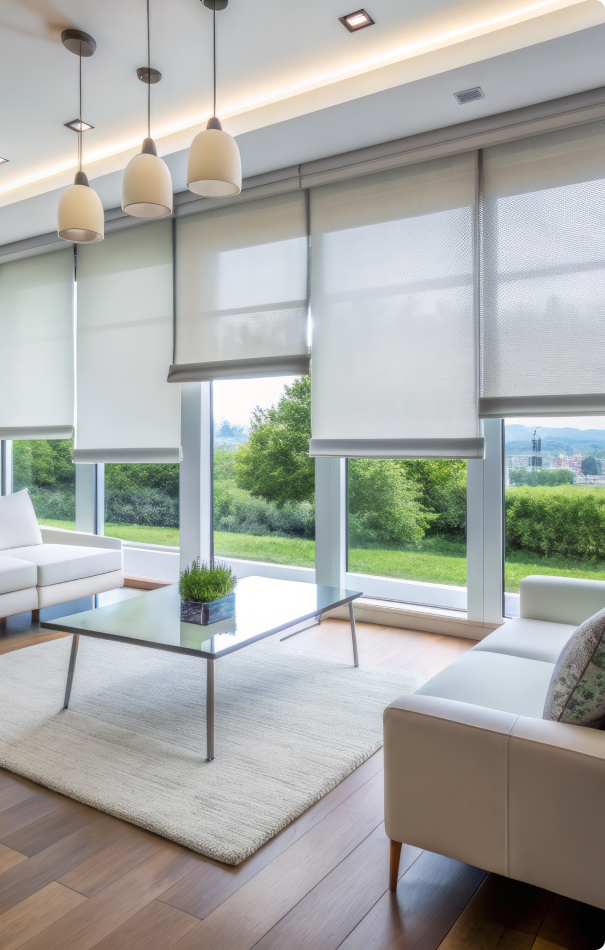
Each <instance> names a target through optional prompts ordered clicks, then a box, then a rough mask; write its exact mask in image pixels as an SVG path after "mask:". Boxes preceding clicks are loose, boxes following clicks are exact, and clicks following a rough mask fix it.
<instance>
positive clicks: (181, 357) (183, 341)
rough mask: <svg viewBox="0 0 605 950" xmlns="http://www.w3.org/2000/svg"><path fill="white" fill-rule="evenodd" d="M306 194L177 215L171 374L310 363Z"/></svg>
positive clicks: (231, 373)
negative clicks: (174, 317) (182, 216)
mask: <svg viewBox="0 0 605 950" xmlns="http://www.w3.org/2000/svg"><path fill="white" fill-rule="evenodd" d="M307 283H308V236H307V213H306V200H305V195H304V193H302V192H294V193H290V194H284V195H275V196H273V197H268V198H260V199H258V200H256V201H250V202H247V203H242V204H234V205H230V206H228V207H224V208H220V209H217V210H214V211H206V212H204V213H202V214H197V215H191V216H190V217H187V218H183V219H181V220H179V221H177V243H176V301H177V312H176V339H175V360H174V365H173V366H171V368H170V375H169V380H170V381H171V382H184V381H195V380H209V379H225V378H234V377H239V378H242V377H246V376H248V377H254V376H284V375H288V374H290V373H292V374H299V373H306V372H308V371H309V349H308V342H307V312H308V305H307Z"/></svg>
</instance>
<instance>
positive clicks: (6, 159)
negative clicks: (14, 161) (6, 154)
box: [0, 158, 8, 165]
mask: <svg viewBox="0 0 605 950" xmlns="http://www.w3.org/2000/svg"><path fill="white" fill-rule="evenodd" d="M5 162H8V158H0V165H4V163H5Z"/></svg>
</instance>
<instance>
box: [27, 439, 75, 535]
mask: <svg viewBox="0 0 605 950" xmlns="http://www.w3.org/2000/svg"><path fill="white" fill-rule="evenodd" d="M22 488H27V489H28V491H29V497H30V498H31V500H32V503H33V506H34V511H35V512H36V517H37V519H38V521H39V523H40V524H43V525H51V526H52V527H55V528H67V529H69V530H71V531H73V530H75V527H76V467H75V465H74V464H73V462H72V441H71V439H23V440H19V441H14V442H13V491H15V492H17V491H21V489H22Z"/></svg>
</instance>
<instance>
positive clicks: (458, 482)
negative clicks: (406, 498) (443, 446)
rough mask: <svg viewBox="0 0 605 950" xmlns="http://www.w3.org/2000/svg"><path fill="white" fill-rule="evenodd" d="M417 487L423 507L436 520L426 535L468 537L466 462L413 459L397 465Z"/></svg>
mask: <svg viewBox="0 0 605 950" xmlns="http://www.w3.org/2000/svg"><path fill="white" fill-rule="evenodd" d="M398 464H399V466H400V468H401V471H402V472H403V474H404V476H405V478H407V479H409V480H411V481H412V482H413V484H414V485H415V487H416V489H417V491H418V493H419V495H418V497H419V501H420V503H421V504H422V506H423V507H424V508H425V509H426V510H427V511H430V512H433V514H434V515H436V517H435V518H434V519H433V520H432V522H431V524H430V525H429V527H428V529H427V534H433V535H435V534H437V535H449V536H453V537H456V538H460V539H462V540H463V539H464V538H465V537H466V462H462V461H458V460H455V459H411V460H409V461H408V460H406V461H402V462H399V463H398Z"/></svg>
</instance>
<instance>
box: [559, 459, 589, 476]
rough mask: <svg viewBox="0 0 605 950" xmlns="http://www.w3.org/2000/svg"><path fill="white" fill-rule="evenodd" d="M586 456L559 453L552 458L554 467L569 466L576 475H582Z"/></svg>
mask: <svg viewBox="0 0 605 950" xmlns="http://www.w3.org/2000/svg"><path fill="white" fill-rule="evenodd" d="M585 458H586V456H585V455H557V456H555V458H554V459H553V460H552V468H568V469H569V470H570V471H571V472H575V473H576V475H581V474H582V462H583V461H584V459H585Z"/></svg>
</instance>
